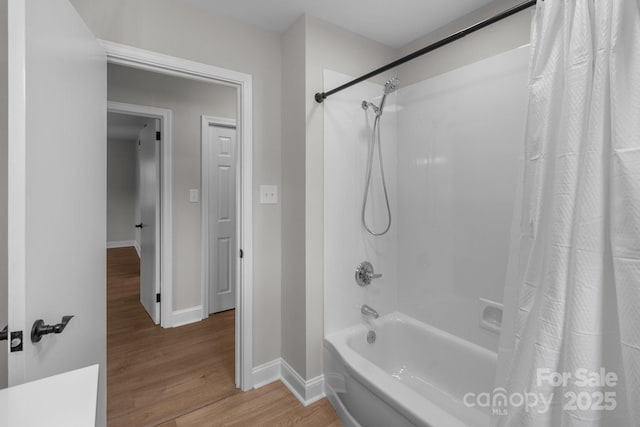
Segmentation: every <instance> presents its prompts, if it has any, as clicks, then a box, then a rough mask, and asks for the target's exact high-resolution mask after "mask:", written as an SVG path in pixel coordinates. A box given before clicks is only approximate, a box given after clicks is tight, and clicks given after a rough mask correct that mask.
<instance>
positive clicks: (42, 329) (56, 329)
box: [31, 316, 73, 342]
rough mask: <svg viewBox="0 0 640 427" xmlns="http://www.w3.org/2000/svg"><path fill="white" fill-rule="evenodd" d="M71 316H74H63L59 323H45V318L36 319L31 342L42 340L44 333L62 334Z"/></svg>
mask: <svg viewBox="0 0 640 427" xmlns="http://www.w3.org/2000/svg"><path fill="white" fill-rule="evenodd" d="M71 318H73V316H62V321H61V322H60V323H58V324H57V325H45V324H44V320H42V319H38V320H36V321H35V322H34V323H33V327H32V328H31V342H40V340H41V339H42V336H43V335H47V334H61V333H62V331H64V328H66V327H67V323H69V320H71Z"/></svg>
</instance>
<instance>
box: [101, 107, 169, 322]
mask: <svg viewBox="0 0 640 427" xmlns="http://www.w3.org/2000/svg"><path fill="white" fill-rule="evenodd" d="M107 113H119V114H127V115H131V116H139V117H148V118H150V119H158V120H160V129H161V131H160V132H161V137H160V159H158V160H159V161H160V180H159V182H158V187H157V188H156V194H157V195H158V196H160V197H159V201H160V203H159V205H158V206H157V209H158V211H157V213H156V230H155V235H156V244H157V247H156V257H155V258H156V268H155V270H156V272H155V273H156V274H155V275H156V283H155V288H156V293H160V295H161V296H162V297H161V299H160V326H162V327H163V328H170V327H173V326H175V325H176V321H175V316H174V315H173V310H172V307H173V258H172V257H173V215H172V209H171V206H172V191H171V188H172V170H171V165H172V162H173V160H172V154H171V153H172V152H173V142H172V138H171V137H172V133H171V132H172V131H171V129H172V112H171V110H168V109H166V108H157V107H148V106H145V105H136V104H127V103H124V102H115V101H107ZM108 143H109V142H108V141H107V144H108ZM139 198H140V195H138V199H139ZM158 216H159V217H160V221H158ZM138 255H140V254H138Z"/></svg>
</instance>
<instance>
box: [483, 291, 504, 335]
mask: <svg viewBox="0 0 640 427" xmlns="http://www.w3.org/2000/svg"><path fill="white" fill-rule="evenodd" d="M502 307H503V306H502V304H500V303H498V302H495V301H490V300H488V299H484V298H480V327H481V328H483V329H486V330H488V331H491V332H493V333H496V334H498V335H499V334H500V330H501V329H502Z"/></svg>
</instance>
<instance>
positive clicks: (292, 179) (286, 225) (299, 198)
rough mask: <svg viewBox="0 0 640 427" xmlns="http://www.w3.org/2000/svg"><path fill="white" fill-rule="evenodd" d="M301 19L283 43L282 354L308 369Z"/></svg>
mask: <svg viewBox="0 0 640 427" xmlns="http://www.w3.org/2000/svg"><path fill="white" fill-rule="evenodd" d="M305 52H306V50H305V19H304V18H300V19H298V21H296V23H295V24H294V25H293V26H292V27H291V28H290V29H289V30H288V31H287V32H286V34H285V35H284V36H283V45H282V80H283V82H284V84H283V85H282V117H283V118H285V119H284V120H283V122H282V193H281V194H282V197H281V200H282V358H284V359H285V360H286V361H287V363H289V365H290V366H291V367H292V368H293V369H295V370H296V372H298V373H299V374H304V372H305V370H306V352H305V350H304V343H305V342H306V320H305V318H306V304H305V303H304V301H305V244H304V242H305V213H304V209H305V208H304V204H305V172H304V171H305V128H306V126H305V121H306V117H305V76H304V72H303V71H304V68H305Z"/></svg>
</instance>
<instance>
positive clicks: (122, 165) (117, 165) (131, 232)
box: [107, 140, 137, 242]
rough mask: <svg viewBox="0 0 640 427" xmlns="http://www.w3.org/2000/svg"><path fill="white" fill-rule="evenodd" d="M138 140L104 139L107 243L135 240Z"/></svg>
mask: <svg viewBox="0 0 640 427" xmlns="http://www.w3.org/2000/svg"><path fill="white" fill-rule="evenodd" d="M136 158H137V141H126V140H125V141H123V140H107V242H125V241H132V240H135V237H136V233H135V230H136V228H135V227H134V225H135V220H136V218H135V211H136V193H137V189H136V185H137V178H136Z"/></svg>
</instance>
